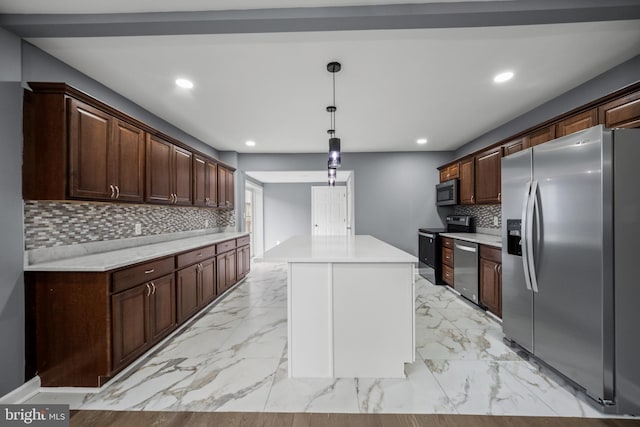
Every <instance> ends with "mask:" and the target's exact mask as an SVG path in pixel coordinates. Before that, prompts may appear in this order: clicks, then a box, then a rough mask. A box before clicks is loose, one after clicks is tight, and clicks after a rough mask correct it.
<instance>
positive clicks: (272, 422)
mask: <svg viewBox="0 0 640 427" xmlns="http://www.w3.org/2000/svg"><path fill="white" fill-rule="evenodd" d="M70 421H71V422H70V424H71V426H91V427H109V426H118V427H147V426H157V427H200V426H202V427H205V426H206V427H209V426H215V427H218V426H221V427H222V426H224V427H638V426H640V419H621V418H569V417H514V416H489V415H443V414H315V413H271V412H263V413H256V412H151V411H139V412H136V411H71V420H70Z"/></svg>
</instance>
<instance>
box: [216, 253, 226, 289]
mask: <svg viewBox="0 0 640 427" xmlns="http://www.w3.org/2000/svg"><path fill="white" fill-rule="evenodd" d="M216 264H217V267H218V268H217V270H218V274H217V279H218V280H217V282H216V288H217V294H218V295H220V294H221V293H223V292H224V291H226V290H227V256H226V254H221V255H218V256H217V257H216Z"/></svg>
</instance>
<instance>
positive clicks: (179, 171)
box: [172, 146, 193, 205]
mask: <svg viewBox="0 0 640 427" xmlns="http://www.w3.org/2000/svg"><path fill="white" fill-rule="evenodd" d="M173 151H174V154H173V168H172V169H173V170H172V172H173V174H174V187H173V193H174V194H175V201H174V204H176V205H191V204H192V200H193V196H192V194H191V188H192V187H191V186H192V184H193V181H192V179H193V178H192V176H193V175H192V174H191V173H192V172H191V170H192V166H193V165H192V163H193V160H192V158H193V154H192V153H191V151H188V150H185V149H182V148H180V147H176V146H174V147H173Z"/></svg>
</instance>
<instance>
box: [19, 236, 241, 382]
mask: <svg viewBox="0 0 640 427" xmlns="http://www.w3.org/2000/svg"><path fill="white" fill-rule="evenodd" d="M238 241H239V242H240V243H241V244H240V245H239V246H240V247H239V248H238V249H237V248H236V240H235V239H232V240H227V241H224V242H219V243H216V244H209V245H208V246H203V247H201V248H198V249H194V250H191V251H189V252H183V253H179V254H175V255H171V256H165V257H163V258H157V259H153V260H150V261H146V262H143V263H139V264H135V265H132V266H128V267H124V268H121V269H118V270H112V271H107V272H95V273H93V272H76V271H70V272H33V271H27V272H25V309H26V313H25V314H26V316H25V327H26V336H25V353H26V363H25V377H26V378H27V379H31V378H33V377H34V376H35V375H36V374H37V375H39V376H40V380H41V383H42V386H44V387H100V386H102V385H103V384H104V383H105V382H107V381H108V380H109V379H110V378H112V377H113V376H114V375H115V374H117V373H118V372H119V371H120V370H122V369H123V368H124V367H125V366H127V365H129V364H130V363H132V362H133V361H134V360H135V359H136V358H138V357H139V356H140V355H142V354H143V353H145V352H146V351H147V350H149V349H150V348H151V347H153V346H154V345H155V344H157V343H158V342H159V341H160V340H161V339H163V338H164V337H165V336H167V335H168V334H169V333H171V332H172V331H174V330H175V329H176V328H177V326H178V325H179V324H180V323H182V322H184V321H185V320H186V319H187V318H189V317H191V316H193V315H195V314H196V313H197V312H198V311H200V310H201V309H202V308H203V307H204V306H206V305H207V304H209V303H210V302H211V301H213V300H214V299H215V298H216V296H217V295H218V294H219V293H221V292H224V291H225V290H227V289H229V288H230V287H231V286H233V285H235V284H236V283H237V281H238V280H239V279H241V278H242V277H244V276H245V275H246V273H247V272H248V260H249V246H248V245H247V243H248V238H246V237H243V238H240V239H238ZM217 251H222V253H221V254H218V255H217V256H216V252H217ZM238 254H240V255H238ZM237 258H240V259H241V262H240V263H237ZM238 268H239V269H240V270H239V271H237V269H238ZM176 269H177V271H176ZM219 281H221V282H219Z"/></svg>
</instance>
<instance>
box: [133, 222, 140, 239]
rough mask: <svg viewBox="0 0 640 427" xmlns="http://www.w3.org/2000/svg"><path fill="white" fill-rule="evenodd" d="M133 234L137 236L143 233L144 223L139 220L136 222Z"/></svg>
mask: <svg viewBox="0 0 640 427" xmlns="http://www.w3.org/2000/svg"><path fill="white" fill-rule="evenodd" d="M133 234H134V235H136V236H139V235H141V234H142V224H140V223H139V222H138V223H136V225H135V226H134V228H133Z"/></svg>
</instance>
